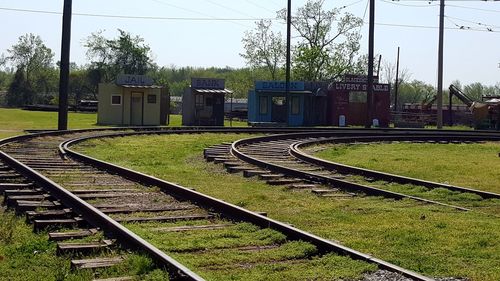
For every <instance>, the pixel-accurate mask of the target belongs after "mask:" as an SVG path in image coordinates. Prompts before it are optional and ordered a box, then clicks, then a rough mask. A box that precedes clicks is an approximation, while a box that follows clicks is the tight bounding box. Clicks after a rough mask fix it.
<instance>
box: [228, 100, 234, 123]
mask: <svg viewBox="0 0 500 281" xmlns="http://www.w3.org/2000/svg"><path fill="white" fill-rule="evenodd" d="M233 95H234V93H231V110H230V112H229V127H233Z"/></svg>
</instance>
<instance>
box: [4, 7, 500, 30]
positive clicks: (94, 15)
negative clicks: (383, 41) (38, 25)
mask: <svg viewBox="0 0 500 281" xmlns="http://www.w3.org/2000/svg"><path fill="white" fill-rule="evenodd" d="M0 10H4V11H12V12H24V13H38V14H50V15H62V13H61V12H54V11H44V10H28V9H15V8H5V7H0ZM73 15H74V16H82V17H101V18H117V19H138V20H179V21H255V20H260V19H262V20H271V21H279V19H276V18H257V19H256V18H214V17H154V16H126V15H109V14H89V13H73ZM363 24H367V22H363ZM375 24H376V25H380V26H391V27H402V28H422V29H437V28H438V27H437V26H427V25H409V24H394V23H381V22H378V23H375ZM446 29H449V30H460V28H453V27H448V28H446ZM470 30H471V31H484V32H486V31H487V30H484V29H475V28H471V29H470ZM488 32H495V33H500V31H495V30H493V31H488Z"/></svg>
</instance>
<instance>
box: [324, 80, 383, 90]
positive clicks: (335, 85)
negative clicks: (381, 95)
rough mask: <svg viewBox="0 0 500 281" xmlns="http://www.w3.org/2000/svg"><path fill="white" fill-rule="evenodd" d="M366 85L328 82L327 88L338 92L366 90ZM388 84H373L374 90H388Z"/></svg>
mask: <svg viewBox="0 0 500 281" xmlns="http://www.w3.org/2000/svg"><path fill="white" fill-rule="evenodd" d="M367 89H368V85H366V84H364V83H352V82H351V83H346V82H335V83H332V84H330V86H329V90H334V91H339V92H366V91H367ZM389 90H390V88H389V84H373V91H374V92H389Z"/></svg>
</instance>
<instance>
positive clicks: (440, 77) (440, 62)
mask: <svg viewBox="0 0 500 281" xmlns="http://www.w3.org/2000/svg"><path fill="white" fill-rule="evenodd" d="M443 41H444V0H440V9H439V47H438V86H437V87H438V89H437V120H436V123H437V128H438V129H442V128H443V49H444V47H443V45H444V42H443Z"/></svg>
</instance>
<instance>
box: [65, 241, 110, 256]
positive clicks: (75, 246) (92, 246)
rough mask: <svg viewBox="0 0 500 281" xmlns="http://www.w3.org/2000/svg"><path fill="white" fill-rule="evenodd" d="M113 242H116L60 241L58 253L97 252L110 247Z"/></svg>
mask: <svg viewBox="0 0 500 281" xmlns="http://www.w3.org/2000/svg"><path fill="white" fill-rule="evenodd" d="M113 244H114V243H113V241H111V240H103V241H99V242H88V243H73V242H58V243H57V254H58V255H68V254H89V253H96V252H99V251H102V250H104V249H109V248H110V247H111V246H112V245H113Z"/></svg>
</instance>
